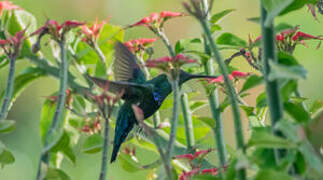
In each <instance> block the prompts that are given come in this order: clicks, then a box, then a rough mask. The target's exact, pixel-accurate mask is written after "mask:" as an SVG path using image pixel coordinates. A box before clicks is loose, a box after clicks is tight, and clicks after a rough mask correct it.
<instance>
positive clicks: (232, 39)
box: [216, 32, 247, 47]
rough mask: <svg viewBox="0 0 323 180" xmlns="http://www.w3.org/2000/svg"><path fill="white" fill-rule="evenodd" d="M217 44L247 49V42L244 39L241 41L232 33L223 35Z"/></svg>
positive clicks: (217, 40)
mask: <svg viewBox="0 0 323 180" xmlns="http://www.w3.org/2000/svg"><path fill="white" fill-rule="evenodd" d="M216 43H217V44H220V45H228V46H237V47H247V42H246V41H245V40H243V39H240V38H239V37H237V36H236V35H234V34H231V33H228V32H227V33H223V34H221V35H220V36H219V37H218V38H217V39H216Z"/></svg>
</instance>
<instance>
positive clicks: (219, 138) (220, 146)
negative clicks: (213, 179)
mask: <svg viewBox="0 0 323 180" xmlns="http://www.w3.org/2000/svg"><path fill="white" fill-rule="evenodd" d="M207 2H208V1H207V0H203V1H202V7H203V9H204V12H205V13H207V20H209V19H210V15H209V13H208V12H207V11H208V3H207ZM203 39H204V49H205V52H206V53H208V52H207V51H208V49H209V48H208V46H209V45H208V43H207V38H206V37H205V36H203ZM204 71H205V73H206V75H211V76H212V75H214V66H213V61H212V60H211V59H208V61H207V62H206V63H204ZM208 99H209V104H210V109H211V113H212V117H213V119H215V128H212V129H213V132H214V134H215V141H216V147H217V150H218V155H219V160H220V164H221V166H222V167H224V166H225V165H226V163H227V155H226V148H225V143H224V135H223V123H222V114H221V109H220V102H219V92H218V89H217V88H216V89H215V90H214V91H211V92H210V95H209V98H208ZM221 169H222V168H221ZM219 172H220V173H219V175H220V176H219V177H220V178H221V179H222V178H223V177H222V172H221V171H219Z"/></svg>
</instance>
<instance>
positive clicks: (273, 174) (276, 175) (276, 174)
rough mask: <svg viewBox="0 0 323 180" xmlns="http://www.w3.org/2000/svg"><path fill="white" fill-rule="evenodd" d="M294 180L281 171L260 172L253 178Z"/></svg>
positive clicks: (260, 179) (256, 179) (259, 179)
mask: <svg viewBox="0 0 323 180" xmlns="http://www.w3.org/2000/svg"><path fill="white" fill-rule="evenodd" d="M277 179H284V180H296V179H295V178H293V177H291V176H289V175H288V174H286V173H284V172H281V171H274V170H260V171H259V172H258V174H257V175H256V177H255V180H277Z"/></svg>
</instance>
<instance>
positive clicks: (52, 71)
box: [27, 55, 90, 97]
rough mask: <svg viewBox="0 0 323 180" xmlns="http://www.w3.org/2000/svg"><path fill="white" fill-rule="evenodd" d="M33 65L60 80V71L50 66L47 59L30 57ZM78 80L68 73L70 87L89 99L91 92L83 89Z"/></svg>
mask: <svg viewBox="0 0 323 180" xmlns="http://www.w3.org/2000/svg"><path fill="white" fill-rule="evenodd" d="M27 58H28V59H29V60H30V61H31V62H32V63H33V64H35V65H37V66H38V67H39V68H41V69H43V70H44V71H46V73H47V74H48V75H50V76H52V77H55V78H57V79H59V78H60V76H59V72H60V70H59V69H58V68H56V67H53V66H51V65H49V64H48V60H47V59H45V58H39V57H38V56H34V55H33V56H28V57H27ZM75 79H76V77H75V76H73V75H72V74H71V73H68V86H69V87H70V88H71V89H72V90H73V92H75V93H78V94H81V95H83V96H84V97H87V95H88V93H90V90H89V89H88V88H86V87H83V86H81V85H79V84H77V83H76V82H74V80H75Z"/></svg>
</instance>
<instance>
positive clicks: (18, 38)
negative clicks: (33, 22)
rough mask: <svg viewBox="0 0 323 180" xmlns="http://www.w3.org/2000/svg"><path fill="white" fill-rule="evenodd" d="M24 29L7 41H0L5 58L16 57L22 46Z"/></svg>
mask: <svg viewBox="0 0 323 180" xmlns="http://www.w3.org/2000/svg"><path fill="white" fill-rule="evenodd" d="M25 32H26V29H24V30H22V31H19V32H17V33H16V34H15V35H14V36H10V37H9V38H8V39H4V40H0V46H1V48H2V49H3V50H4V52H5V53H6V54H7V56H11V57H15V58H16V57H18V55H19V53H20V49H21V47H22V44H23V43H24V40H25V39H26V37H25Z"/></svg>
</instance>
